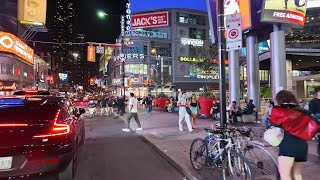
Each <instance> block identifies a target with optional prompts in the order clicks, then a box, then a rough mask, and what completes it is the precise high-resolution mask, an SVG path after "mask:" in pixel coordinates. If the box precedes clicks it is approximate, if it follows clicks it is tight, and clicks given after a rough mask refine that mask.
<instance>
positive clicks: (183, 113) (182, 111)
mask: <svg viewBox="0 0 320 180" xmlns="http://www.w3.org/2000/svg"><path fill="white" fill-rule="evenodd" d="M177 105H178V106H179V130H180V131H183V128H182V121H183V118H184V120H185V121H186V123H187V126H188V129H189V132H192V131H193V130H192V126H191V122H190V115H189V114H188V112H187V109H186V108H187V107H188V103H187V93H186V92H183V93H182V94H181V97H180V99H179V100H178V104H177Z"/></svg>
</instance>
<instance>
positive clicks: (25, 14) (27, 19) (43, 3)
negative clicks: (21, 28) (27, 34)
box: [18, 0, 47, 25]
mask: <svg viewBox="0 0 320 180" xmlns="http://www.w3.org/2000/svg"><path fill="white" fill-rule="evenodd" d="M46 14H47V0H19V1H18V19H19V21H20V23H22V24H35V25H44V24H46Z"/></svg>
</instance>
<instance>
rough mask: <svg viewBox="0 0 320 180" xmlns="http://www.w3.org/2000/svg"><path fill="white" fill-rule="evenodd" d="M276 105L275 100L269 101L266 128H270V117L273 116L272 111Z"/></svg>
mask: <svg viewBox="0 0 320 180" xmlns="http://www.w3.org/2000/svg"><path fill="white" fill-rule="evenodd" d="M273 106H274V102H273V101H269V104H268V107H267V110H266V119H265V121H264V123H265V126H266V129H269V127H270V117H271V113H272V108H273Z"/></svg>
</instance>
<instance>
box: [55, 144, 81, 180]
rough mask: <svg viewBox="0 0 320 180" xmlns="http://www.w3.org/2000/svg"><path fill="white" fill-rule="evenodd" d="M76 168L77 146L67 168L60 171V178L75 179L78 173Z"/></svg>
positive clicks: (60, 179) (62, 179)
mask: <svg viewBox="0 0 320 180" xmlns="http://www.w3.org/2000/svg"><path fill="white" fill-rule="evenodd" d="M76 168H77V148H75V152H74V155H73V157H72V160H71V161H70V163H69V165H68V167H67V169H65V170H64V171H63V172H61V173H59V180H73V179H74V176H75V174H76Z"/></svg>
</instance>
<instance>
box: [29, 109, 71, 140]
mask: <svg viewBox="0 0 320 180" xmlns="http://www.w3.org/2000/svg"><path fill="white" fill-rule="evenodd" d="M59 116H60V109H59V110H58V112H57V114H56V116H55V117H54V122H53V127H52V129H51V133H50V134H43V135H36V136H33V137H34V138H44V137H52V136H59V135H66V134H69V133H70V125H68V124H62V123H58V118H59Z"/></svg>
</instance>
